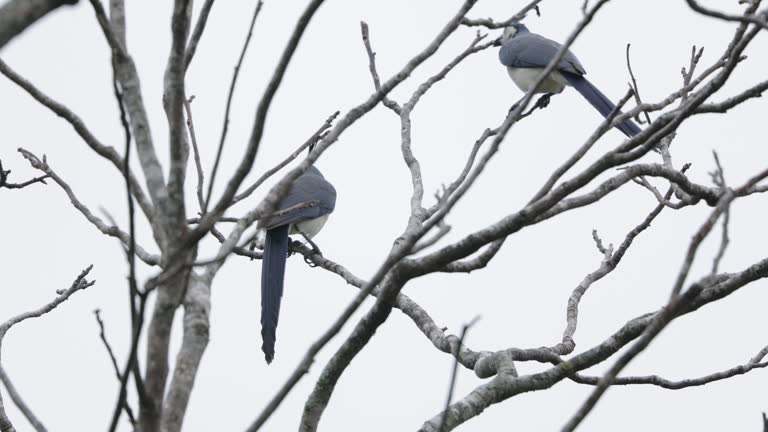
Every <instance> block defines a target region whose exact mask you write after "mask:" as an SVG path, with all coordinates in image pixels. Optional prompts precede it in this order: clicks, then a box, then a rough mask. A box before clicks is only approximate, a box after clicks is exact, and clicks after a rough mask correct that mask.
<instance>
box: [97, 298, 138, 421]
mask: <svg viewBox="0 0 768 432" xmlns="http://www.w3.org/2000/svg"><path fill="white" fill-rule="evenodd" d="M100 313H101V310H99V309H96V310H94V311H93V315H94V316H95V317H96V323H97V324H98V325H99V338H100V339H101V342H102V344H103V345H104V348H105V349H106V350H107V354H108V355H109V360H110V362H111V363H112V368H113V370H114V371H115V376H116V377H117V381H118V382H120V381H122V375H121V374H120V367H119V366H118V365H117V359H116V358H115V353H114V351H113V350H112V346H111V345H110V344H109V341H108V340H107V335H106V333H105V330H104V321H102V319H101V315H100ZM124 402H125V403H124V404H123V409H124V410H125V414H126V415H127V416H128V419H129V420H130V421H131V424H132V425H135V424H136V417H135V416H134V414H133V410H132V409H131V406H130V405H129V404H128V401H124Z"/></svg>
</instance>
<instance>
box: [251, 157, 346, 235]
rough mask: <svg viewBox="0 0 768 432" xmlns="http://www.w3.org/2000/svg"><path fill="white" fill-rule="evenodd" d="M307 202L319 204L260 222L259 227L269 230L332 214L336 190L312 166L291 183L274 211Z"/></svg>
mask: <svg viewBox="0 0 768 432" xmlns="http://www.w3.org/2000/svg"><path fill="white" fill-rule="evenodd" d="M308 201H318V202H319V204H318V205H315V206H312V207H305V208H300V209H295V210H291V211H289V212H287V213H285V214H281V215H279V216H274V217H270V218H267V219H265V220H263V221H261V222H260V223H259V225H260V226H261V227H263V228H265V229H270V228H274V227H277V226H280V225H285V224H290V223H297V222H303V221H307V220H310V219H314V218H317V217H320V216H322V215H325V214H328V213H331V212H333V209H334V207H335V206H336V189H335V188H334V187H333V185H332V184H330V183H329V182H328V181H327V180H326V179H325V178H324V177H323V175H322V174H321V173H320V170H318V169H317V168H315V167H314V166H310V167H309V168H307V170H306V171H304V174H302V175H300V176H299V177H298V178H297V179H296V180H295V181H294V182H293V184H292V185H291V188H290V189H289V190H288V194H287V195H286V196H285V197H284V198H283V199H282V200H281V201H280V203H278V205H277V208H276V211H280V210H284V209H287V208H290V207H293V206H296V205H299V204H302V203H305V202H308Z"/></svg>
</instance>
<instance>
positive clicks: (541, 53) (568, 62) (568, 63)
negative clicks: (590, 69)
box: [499, 33, 586, 75]
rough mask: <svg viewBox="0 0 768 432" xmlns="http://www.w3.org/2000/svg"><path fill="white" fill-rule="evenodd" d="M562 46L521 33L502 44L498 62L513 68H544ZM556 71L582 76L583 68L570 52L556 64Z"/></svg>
mask: <svg viewBox="0 0 768 432" xmlns="http://www.w3.org/2000/svg"><path fill="white" fill-rule="evenodd" d="M561 46H562V45H560V44H559V43H557V42H555V41H553V40H550V39H547V38H545V37H544V36H541V35H537V34H536V33H522V34H519V35H517V36H515V37H513V38H511V39H509V40H508V41H506V42H504V45H502V47H501V49H500V50H499V60H500V61H501V63H502V64H503V65H505V66H508V67H513V68H544V67H546V66H547V65H548V64H549V62H550V61H552V59H553V58H554V57H555V55H556V54H557V51H558V50H559V49H560V47H561ZM557 70H560V71H565V72H572V73H577V74H580V75H583V74H585V73H586V71H585V70H584V67H583V66H582V65H581V63H580V62H579V59H577V58H576V55H575V54H573V53H572V52H571V51H570V50H568V51H566V53H565V55H564V56H563V58H562V59H560V62H559V63H558V64H557Z"/></svg>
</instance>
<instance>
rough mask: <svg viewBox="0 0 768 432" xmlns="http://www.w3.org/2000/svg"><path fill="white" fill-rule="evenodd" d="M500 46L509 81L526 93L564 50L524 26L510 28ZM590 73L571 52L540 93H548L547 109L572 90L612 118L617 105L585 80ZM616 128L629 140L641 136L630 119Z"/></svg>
mask: <svg viewBox="0 0 768 432" xmlns="http://www.w3.org/2000/svg"><path fill="white" fill-rule="evenodd" d="M500 42H501V49H500V50H499V60H500V61H501V64H503V65H504V66H506V67H507V72H508V73H509V77H510V78H512V81H514V83H515V85H517V87H519V88H520V90H522V91H524V92H528V91H529V90H531V88H532V87H533V86H534V84H535V83H536V80H537V79H538V77H539V75H540V74H541V72H542V71H543V70H544V68H545V67H547V65H548V64H549V62H550V61H552V59H553V58H554V57H555V55H556V54H557V52H558V50H560V47H561V46H562V45H560V44H559V43H557V42H555V41H553V40H550V39H547V38H545V37H543V36H540V35H538V34H536V33H532V32H531V31H529V30H528V27H526V26H525V25H524V24H522V23H512V24H511V25H509V26H507V27H506V28H505V29H504V34H503V35H502V36H501V41H500ZM586 73H587V72H586V70H585V69H584V67H583V66H582V65H581V62H579V59H577V58H576V55H574V54H573V53H572V52H571V51H570V50H567V51H566V52H565V55H564V56H563V57H562V59H560V62H558V63H557V65H556V66H555V68H554V70H553V71H552V73H550V74H549V75H548V76H547V77H546V78H544V80H543V81H542V83H541V85H540V86H539V88H538V89H537V91H536V92H537V93H545V95H544V96H543V98H544V100H543V105H544V106H546V104H547V103H548V101H549V97H550V96H551V95H553V94H557V93H560V92H562V91H563V89H564V88H565V87H566V86H571V87H573V88H575V89H576V90H577V91H578V92H579V93H581V95H582V96H584V99H586V100H587V101H588V102H589V103H590V104H591V105H592V106H593V107H595V109H597V111H598V112H600V114H602V116H603V117H608V114H610V113H611V111H613V109H614V108H615V107H616V105H615V104H614V103H613V102H611V100H610V99H608V97H606V96H605V95H604V94H603V93H602V92H601V91H600V90H598V88H597V87H595V86H594V85H593V84H592V83H591V82H589V80H587V79H586V78H585V77H584V75H585V74H586ZM616 128H617V129H618V130H620V131H621V132H622V133H623V134H624V135H626V136H627V137H628V138H632V137H633V136H635V135H637V134H638V133H640V128H639V127H638V126H637V125H636V124H635V123H634V122H633V121H632V120H630V119H626V120H624V121H622V122H621V123H619V124H617V125H616Z"/></svg>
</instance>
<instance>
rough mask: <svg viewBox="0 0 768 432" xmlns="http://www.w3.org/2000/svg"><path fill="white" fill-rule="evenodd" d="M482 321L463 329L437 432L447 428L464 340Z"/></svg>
mask: <svg viewBox="0 0 768 432" xmlns="http://www.w3.org/2000/svg"><path fill="white" fill-rule="evenodd" d="M479 319H480V317H479V316H477V317H475V318H473V319H472V321H470V322H468V323H467V324H464V325H463V326H462V327H461V335H460V336H459V344H458V346H457V347H456V353H454V360H453V369H452V370H451V381H450V384H449V385H448V397H447V398H446V401H445V409H443V419H442V420H441V421H440V427H438V428H437V432H443V428H444V426H445V418H446V416H447V415H448V408H449V407H450V406H451V400H452V399H453V391H454V387H455V386H456V375H457V373H458V372H459V349H461V346H462V345H463V344H464V338H465V337H466V336H467V331H468V330H469V329H470V328H471V327H472V326H473V325H475V323H477V321H478V320H479Z"/></svg>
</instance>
